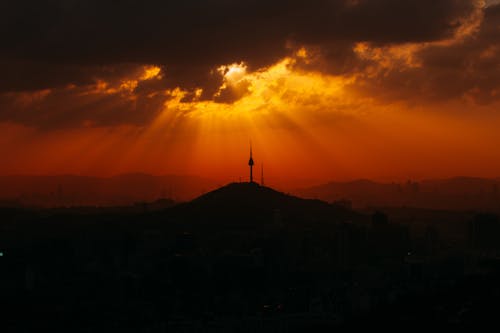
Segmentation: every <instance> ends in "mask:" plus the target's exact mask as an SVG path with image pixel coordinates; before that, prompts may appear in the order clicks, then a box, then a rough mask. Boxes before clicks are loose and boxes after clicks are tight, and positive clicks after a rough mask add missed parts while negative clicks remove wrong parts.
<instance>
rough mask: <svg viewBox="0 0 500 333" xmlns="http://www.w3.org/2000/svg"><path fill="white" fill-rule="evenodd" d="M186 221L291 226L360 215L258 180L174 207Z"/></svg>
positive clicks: (350, 219)
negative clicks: (268, 185) (292, 194)
mask: <svg viewBox="0 0 500 333" xmlns="http://www.w3.org/2000/svg"><path fill="white" fill-rule="evenodd" d="M171 213H172V214H173V215H174V216H177V217H180V218H182V219H184V220H185V221H189V222H195V223H206V224H208V225H214V224H218V223H222V224H225V225H226V224H229V225H241V226H243V225H247V226H256V225H276V226H279V225H291V224H294V223H297V222H298V221H301V222H309V223H321V222H339V221H347V220H349V221H352V220H355V219H359V218H360V215H359V214H357V213H355V212H353V211H351V210H349V209H346V208H344V207H341V206H337V205H332V204H328V203H327V202H324V201H320V200H312V199H302V198H298V197H295V196H291V195H287V194H285V193H281V192H278V191H275V190H273V189H271V188H269V187H264V186H260V185H258V184H256V183H232V184H229V185H227V186H224V187H222V188H219V189H217V190H215V191H212V192H210V193H207V194H205V195H202V196H201V197H199V198H197V199H195V200H193V201H191V202H189V203H184V204H181V205H178V206H176V207H174V208H173V209H172V210H171Z"/></svg>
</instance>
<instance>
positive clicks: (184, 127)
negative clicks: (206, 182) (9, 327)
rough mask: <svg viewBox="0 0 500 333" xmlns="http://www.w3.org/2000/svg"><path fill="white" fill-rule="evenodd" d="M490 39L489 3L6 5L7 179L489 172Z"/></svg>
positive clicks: (494, 93) (495, 173)
mask: <svg viewBox="0 0 500 333" xmlns="http://www.w3.org/2000/svg"><path fill="white" fill-rule="evenodd" d="M499 40H500V1H497V0H495V1H477V0H406V1H400V0H377V1H373V0H309V1H298V0H286V1H285V0H274V1H268V0H266V1H264V0H238V1H237V0H182V1H170V0H168V1H160V0H141V1H138V0H124V1H120V2H117V1H107V0H99V1H97V0H85V1H83V0H47V1H34V0H31V1H30V0H16V1H11V0H6V1H2V2H1V3H0V73H1V76H0V156H1V162H0V175H12V174H37V175H55V174H78V175H92V176H111V175H116V174H121V173H131V172H144V173H150V174H155V175H164V174H190V175H199V176H203V177H207V178H213V179H217V180H221V181H232V180H238V179H239V178H240V177H242V178H243V179H246V178H248V167H247V165H246V163H247V161H248V151H249V144H250V141H251V142H252V146H253V151H254V160H255V163H256V167H258V168H259V169H260V167H261V165H262V164H263V165H264V168H265V176H266V180H267V181H268V182H269V183H271V184H273V182H274V183H280V184H286V183H287V182H290V183H291V182H293V181H298V180H311V181H313V180H314V181H315V182H320V181H330V180H350V179H357V178H371V179H375V180H391V181H398V180H406V179H423V178H443V177H453V176H459V175H464V176H479V177H499V176H500V149H499V148H498V147H499V145H498V142H500V131H499V130H498V129H499V128H500V43H499V42H498V41H499ZM259 177H260V170H259Z"/></svg>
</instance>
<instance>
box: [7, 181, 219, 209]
mask: <svg viewBox="0 0 500 333" xmlns="http://www.w3.org/2000/svg"><path fill="white" fill-rule="evenodd" d="M216 185H217V184H216V182H215V181H212V180H209V179H204V178H200V177H194V176H176V175H166V176H152V175H148V174H141V173H136V174H124V175H118V176H114V177H108V178H103V177H87V176H75V175H60V176H24V175H20V176H0V201H2V200H3V201H6V200H8V201H9V202H12V201H16V202H18V203H20V204H25V205H36V206H44V207H54V206H73V205H76V206H78V205H104V206H114V205H131V204H135V203H137V202H153V201H156V200H158V199H161V198H169V199H174V200H176V201H187V200H191V199H193V198H195V197H197V196H199V195H200V194H202V193H205V192H207V191H209V190H212V189H214V188H216Z"/></svg>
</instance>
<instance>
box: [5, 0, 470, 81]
mask: <svg viewBox="0 0 500 333" xmlns="http://www.w3.org/2000/svg"><path fill="white" fill-rule="evenodd" d="M0 6H1V7H0V12H1V13H2V14H0V22H2V23H0V24H1V29H0V38H1V43H0V52H1V53H2V54H3V59H2V60H3V61H4V62H5V61H8V60H11V61H12V60H16V61H18V62H22V61H26V62H27V63H28V64H30V65H31V66H33V67H32V72H33V73H34V78H33V85H35V84H34V83H38V84H37V85H38V86H39V87H40V88H45V87H50V86H56V85H59V84H61V81H66V82H64V83H67V82H86V81H88V80H90V78H91V77H92V75H94V73H93V72H92V71H90V70H89V71H85V70H83V69H75V68H74V67H72V66H90V67H92V66H102V65H108V66H109V65H114V64H120V63H140V64H144V63H146V64H161V65H164V66H165V67H166V68H167V72H168V73H169V75H170V76H171V77H172V79H173V80H178V82H179V83H180V84H181V85H184V86H187V87H190V86H195V85H200V84H207V83H208V82H210V81H211V79H210V78H207V77H206V75H207V73H209V72H210V69H213V67H214V66H217V65H221V64H227V63H231V62H235V61H246V62H247V63H249V64H250V66H251V67H252V68H258V67H263V66H266V65H269V64H270V63H273V62H274V61H276V60H277V59H279V58H281V57H283V56H284V55H286V54H287V53H288V52H289V51H290V50H289V49H288V48H287V43H289V42H290V41H293V42H295V43H297V44H308V45H318V46H325V47H326V48H330V45H331V44H332V42H335V41H339V42H340V41H343V42H344V43H345V41H364V40H367V41H371V42H376V43H399V42H409V41H413V42H417V41H427V40H436V39H441V38H444V37H446V36H449V35H450V34H451V33H452V32H453V30H454V28H455V27H456V25H457V22H458V20H457V19H458V18H460V17H463V16H466V15H467V14H468V13H469V12H470V11H471V10H472V8H473V6H472V4H471V1H466V0H437V1H436V0H406V1H400V0H378V1H372V0H356V1H354V0H310V1H307V2H305V1H298V0H286V1H285V0H275V1H268V0H246V1H236V0H183V1H164V0H162V1H160V0H149V1H147V0H146V1H144V0H140V1H139V0H124V1H105V0H85V1H83V0H81V1H79V0H52V1H28V0H24V1H23V0H16V1H3V2H2V4H1V5H0ZM34 63H36V64H38V65H39V68H37V67H35V65H34ZM47 68H50V71H51V72H52V73H53V75H46V76H45V82H44V80H43V79H42V78H41V76H42V75H43V74H45V73H43V72H44V71H48V69H47ZM25 74H29V73H25ZM7 75H8V76H6V77H4V79H3V80H5V81H7V82H10V81H12V82H15V81H16V80H15V77H13V76H15V73H7ZM24 78H25V79H26V80H31V79H32V78H31V77H29V76H25V77H24ZM44 83H45V84H44ZM2 86H3V89H4V90H5V89H7V88H8V84H3V85H2ZM18 87H20V88H24V87H22V86H19V84H17V85H16V84H14V85H13V86H12V89H16V88H18Z"/></svg>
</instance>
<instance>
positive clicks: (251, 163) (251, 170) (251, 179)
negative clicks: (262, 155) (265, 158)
mask: <svg viewBox="0 0 500 333" xmlns="http://www.w3.org/2000/svg"><path fill="white" fill-rule="evenodd" d="M253 165H254V163H253V157H252V141H250V159H249V160H248V166H249V167H250V183H253Z"/></svg>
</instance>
